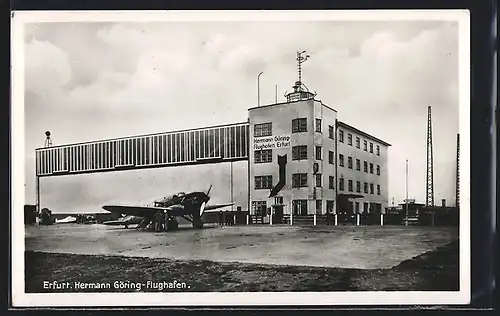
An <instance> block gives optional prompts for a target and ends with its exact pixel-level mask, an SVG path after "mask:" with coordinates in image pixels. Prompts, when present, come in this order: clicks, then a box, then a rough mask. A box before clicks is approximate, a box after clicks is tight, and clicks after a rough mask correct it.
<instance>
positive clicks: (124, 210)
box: [102, 205, 184, 218]
mask: <svg viewBox="0 0 500 316" xmlns="http://www.w3.org/2000/svg"><path fill="white" fill-rule="evenodd" d="M102 208H103V209H105V210H106V211H109V212H111V213H117V214H125V215H133V216H137V217H144V218H151V217H153V216H154V215H155V214H156V213H158V212H160V213H163V212H164V211H167V212H168V213H169V214H172V216H180V215H183V214H184V213H183V206H182V205H172V206H169V207H154V206H127V205H105V206H103V207H102Z"/></svg>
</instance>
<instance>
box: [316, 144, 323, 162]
mask: <svg viewBox="0 0 500 316" xmlns="http://www.w3.org/2000/svg"><path fill="white" fill-rule="evenodd" d="M321 156H322V155H321V146H316V160H321Z"/></svg>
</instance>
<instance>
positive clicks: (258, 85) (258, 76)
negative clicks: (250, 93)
mask: <svg viewBox="0 0 500 316" xmlns="http://www.w3.org/2000/svg"><path fill="white" fill-rule="evenodd" d="M263 73H264V72H263V71H261V72H260V73H259V74H258V75H257V106H260V76H261V75H262V74H263Z"/></svg>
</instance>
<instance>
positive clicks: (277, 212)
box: [273, 205, 283, 224]
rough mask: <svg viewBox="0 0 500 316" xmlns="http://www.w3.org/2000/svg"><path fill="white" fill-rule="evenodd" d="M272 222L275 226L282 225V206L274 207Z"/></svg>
mask: <svg viewBox="0 0 500 316" xmlns="http://www.w3.org/2000/svg"><path fill="white" fill-rule="evenodd" d="M273 222H274V223H277V224H282V223H283V205H275V206H274V217H273Z"/></svg>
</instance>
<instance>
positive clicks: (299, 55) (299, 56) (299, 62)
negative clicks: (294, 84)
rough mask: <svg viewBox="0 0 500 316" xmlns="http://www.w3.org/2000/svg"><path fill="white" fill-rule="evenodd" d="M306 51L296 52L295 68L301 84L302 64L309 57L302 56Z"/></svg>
mask: <svg viewBox="0 0 500 316" xmlns="http://www.w3.org/2000/svg"><path fill="white" fill-rule="evenodd" d="M305 52H306V51H305V50H304V51H301V52H297V66H298V69H299V82H300V83H302V63H303V62H305V61H306V60H307V58H309V55H305V56H302V54H304V53H305Z"/></svg>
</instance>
